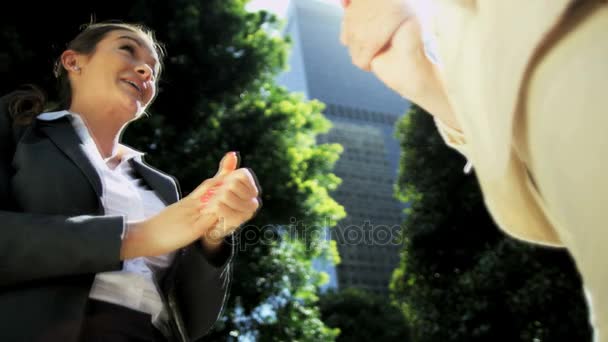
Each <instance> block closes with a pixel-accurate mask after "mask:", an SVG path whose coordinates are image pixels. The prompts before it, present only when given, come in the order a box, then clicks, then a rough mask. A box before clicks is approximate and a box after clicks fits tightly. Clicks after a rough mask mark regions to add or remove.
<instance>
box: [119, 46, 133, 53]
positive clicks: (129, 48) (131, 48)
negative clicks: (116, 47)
mask: <svg viewBox="0 0 608 342" xmlns="http://www.w3.org/2000/svg"><path fill="white" fill-rule="evenodd" d="M120 49H121V50H126V51H128V52H129V53H130V54H132V55H134V54H135V47H134V46H133V45H129V44H125V45H123V46H121V47H120Z"/></svg>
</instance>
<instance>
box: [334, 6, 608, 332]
mask: <svg viewBox="0 0 608 342" xmlns="http://www.w3.org/2000/svg"><path fill="white" fill-rule="evenodd" d="M342 3H343V5H344V7H345V13H344V21H343V30H342V37H341V40H342V42H343V43H344V44H345V45H346V46H347V47H348V48H349V51H350V53H351V57H352V59H353V63H354V64H355V65H357V66H359V67H360V68H362V69H364V70H368V71H372V72H373V73H375V74H376V76H377V77H378V78H380V79H381V80H382V81H383V82H384V83H386V84H387V85H388V86H389V87H391V88H392V89H393V90H395V91H397V92H398V93H399V94H401V95H402V96H404V97H406V98H408V99H410V100H412V101H413V102H415V103H417V104H418V105H420V106H421V107H423V108H424V109H426V110H427V111H428V112H429V113H431V114H432V115H433V116H434V117H435V122H436V123H437V127H438V129H439V132H440V133H441V135H442V137H443V138H444V140H445V141H446V143H447V144H448V145H449V146H451V147H453V148H455V149H456V150H458V151H459V152H461V153H462V154H463V155H464V156H465V157H467V159H468V161H469V163H471V164H472V167H473V168H474V169H475V175H476V177H477V179H478V180H479V183H480V185H481V188H482V192H483V196H484V200H485V204H486V206H487V208H488V209H489V211H490V213H491V214H492V216H493V218H494V220H495V221H496V223H497V225H498V226H499V227H500V228H501V229H503V230H504V231H505V232H506V233H508V234H510V235H511V236H513V237H515V238H517V239H521V240H524V241H528V242H532V243H535V244H541V245H545V246H554V247H565V248H567V250H568V252H569V253H570V254H571V255H572V257H573V258H574V260H575V262H576V266H577V268H578V270H579V271H580V274H581V276H582V279H583V282H584V287H585V292H586V294H587V297H588V302H589V307H590V312H591V317H590V321H591V324H592V325H593V327H594V334H595V340H596V341H608V291H606V288H607V287H608V267H606V266H605V265H604V260H606V259H607V258H608V253H607V252H606V251H608V249H607V248H606V245H608V229H606V223H607V222H608V210H606V202H607V200H608V178H607V177H606V174H608V153H606V148H608V134H606V132H605V128H606V127H608V115H606V110H607V108H608V96H606V89H608V62H607V61H608V39H605V36H606V32H608V3H607V2H606V1H602V0H540V1H526V0H509V1H500V0H495V1H491V0H485V1H482V0H478V1H476V0H343V1H342Z"/></svg>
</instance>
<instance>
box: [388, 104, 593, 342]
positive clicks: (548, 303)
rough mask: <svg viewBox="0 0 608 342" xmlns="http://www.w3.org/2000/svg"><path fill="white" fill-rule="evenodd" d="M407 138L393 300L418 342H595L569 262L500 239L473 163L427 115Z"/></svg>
mask: <svg viewBox="0 0 608 342" xmlns="http://www.w3.org/2000/svg"><path fill="white" fill-rule="evenodd" d="M397 136H398V138H399V140H400V141H401V147H402V156H401V161H400V176H399V182H398V186H397V195H398V196H399V197H400V198H401V199H402V200H404V201H409V203H410V205H411V206H410V208H409V209H408V210H409V215H408V216H407V219H406V221H405V224H404V230H403V234H404V237H405V239H404V240H405V244H404V249H403V251H402V254H401V256H402V258H401V263H400V265H399V267H398V268H397V270H396V271H395V272H394V274H393V279H392V282H391V291H392V294H393V297H394V299H395V300H396V301H397V302H398V303H399V304H400V306H401V309H402V310H403V312H404V313H405V314H406V316H407V317H408V320H409V321H410V322H411V325H412V332H413V336H414V337H415V339H414V340H415V341H539V342H540V341H589V340H590V336H591V335H590V327H589V323H588V313H587V307H586V304H585V301H584V297H583V293H582V291H581V281H580V278H579V275H578V273H577V271H576V269H575V267H574V264H573V262H572V260H571V258H570V256H569V254H567V253H566V252H565V251H564V250H560V249H550V248H543V247H535V246H533V245H531V244H527V243H523V242H520V241H518V240H515V239H513V238H511V237H507V236H505V235H504V234H503V233H502V232H501V231H499V230H498V229H497V228H496V226H495V224H494V222H493V220H492V219H491V217H490V216H489V214H488V212H487V211H486V208H485V206H484V203H483V197H482V195H481V192H480V189H479V187H478V183H477V181H476V179H475V177H474V175H466V174H464V173H463V166H464V164H465V161H464V159H463V158H462V157H461V156H460V155H459V154H458V153H457V152H455V151H454V150H451V149H450V148H448V147H446V145H445V143H444V142H443V141H442V139H441V137H440V136H439V134H438V133H437V129H436V127H435V124H434V122H433V120H432V118H431V116H430V115H428V114H427V113H425V112H424V111H423V110H422V109H420V108H418V107H415V106H414V107H412V109H411V110H410V112H409V113H408V115H406V116H405V117H404V118H403V119H402V120H401V122H400V123H399V126H398V128H397Z"/></svg>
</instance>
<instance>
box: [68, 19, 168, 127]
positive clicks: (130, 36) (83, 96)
mask: <svg viewBox="0 0 608 342" xmlns="http://www.w3.org/2000/svg"><path fill="white" fill-rule="evenodd" d="M74 58H75V63H76V64H77V65H76V66H75V67H72V66H71V65H70V64H67V65H66V64H64V65H66V68H68V70H69V71H70V74H71V78H70V81H71V85H72V107H74V105H77V106H78V107H80V108H87V107H89V106H104V107H103V108H105V109H108V110H109V111H110V112H112V113H117V115H119V116H120V119H123V120H126V121H130V120H132V119H134V118H135V117H137V116H138V115H140V114H141V113H142V112H143V111H144V110H145V109H146V107H147V106H148V105H149V104H150V103H151V102H152V100H153V99H154V96H155V95H156V76H157V72H158V68H159V61H158V56H157V54H156V52H155V50H154V49H153V47H152V45H151V44H150V42H149V40H148V39H146V38H145V37H144V36H143V35H141V34H138V33H135V32H132V31H129V30H115V31H111V32H109V33H108V34H107V35H106V36H105V37H104V38H103V39H102V40H101V41H100V42H99V43H98V44H97V47H96V49H95V51H94V52H93V53H92V54H90V55H78V54H75V55H74ZM70 69H71V70H70Z"/></svg>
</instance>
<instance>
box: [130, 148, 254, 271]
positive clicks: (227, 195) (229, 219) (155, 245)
mask: <svg viewBox="0 0 608 342" xmlns="http://www.w3.org/2000/svg"><path fill="white" fill-rule="evenodd" d="M259 195H260V189H259V186H258V184H257V182H256V179H255V175H254V173H253V171H251V170H250V169H247V168H238V156H237V155H236V153H235V152H230V153H228V154H226V155H225V156H224V158H223V159H222V161H221V162H220V167H219V169H218V172H217V173H216V175H215V176H214V177H213V178H210V179H207V180H205V181H204V182H203V183H201V184H200V185H199V186H198V187H197V188H196V189H195V190H194V191H192V192H191V193H190V194H189V195H188V196H186V197H184V198H183V199H182V200H180V201H178V202H176V203H174V204H172V205H170V206H168V207H167V208H165V209H164V210H163V211H161V212H160V213H159V214H157V215H155V216H153V217H151V218H149V219H147V220H144V221H141V222H135V223H131V224H129V225H128V228H127V234H126V235H125V237H124V238H123V245H122V248H121V259H123V260H124V259H131V258H135V257H139V256H155V255H162V254H166V253H169V252H172V251H174V250H177V249H179V248H181V247H184V246H186V245H188V244H190V243H192V242H194V241H196V240H197V239H199V240H200V242H201V243H202V244H203V246H204V247H205V248H208V249H213V248H216V247H218V246H219V245H221V243H222V241H223V239H224V237H226V236H228V235H230V234H232V233H233V232H234V231H235V230H236V229H237V228H238V227H239V226H241V225H242V224H243V223H245V222H247V221H248V220H250V219H251V218H252V217H253V216H254V215H255V213H256V212H257V211H258V209H259V208H260V198H259Z"/></svg>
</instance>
